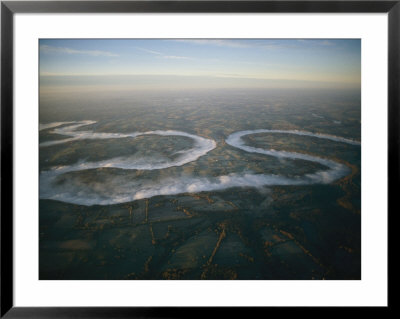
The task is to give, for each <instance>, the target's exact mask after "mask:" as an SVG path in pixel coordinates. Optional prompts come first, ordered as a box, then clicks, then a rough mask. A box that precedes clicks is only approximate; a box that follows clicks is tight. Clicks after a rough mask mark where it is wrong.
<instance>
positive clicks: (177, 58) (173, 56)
mask: <svg viewBox="0 0 400 319" xmlns="http://www.w3.org/2000/svg"><path fill="white" fill-rule="evenodd" d="M136 48H137V49H139V50H141V51H143V52H147V53H150V54H153V55H156V56H158V57H160V58H163V59H173V60H193V58H190V57H187V56H179V55H166V54H164V53H162V52H159V51H154V50H149V49H145V48H139V47H136Z"/></svg>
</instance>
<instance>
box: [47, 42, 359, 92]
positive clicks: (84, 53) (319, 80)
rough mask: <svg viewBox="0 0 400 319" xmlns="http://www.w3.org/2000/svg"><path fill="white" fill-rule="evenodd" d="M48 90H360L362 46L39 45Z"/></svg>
mask: <svg viewBox="0 0 400 319" xmlns="http://www.w3.org/2000/svg"><path fill="white" fill-rule="evenodd" d="M39 60H40V86H41V89H42V88H55V87H57V88H74V89H82V88H92V89H96V88H97V89H102V90H104V89H110V90H111V89H121V90H123V89H185V88H186V89H196V88H202V89H207V88H356V89H359V88H360V85H361V84H360V83H361V40H359V39H354V40H353V39H168V40H167V39H158V40H157V39H143V40H141V39H79V40H75V39H71V40H69V39H41V40H40V41H39Z"/></svg>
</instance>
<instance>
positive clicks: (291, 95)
mask: <svg viewBox="0 0 400 319" xmlns="http://www.w3.org/2000/svg"><path fill="white" fill-rule="evenodd" d="M38 170H39V203H38V205H39V238H38V240H39V279H41V280H165V279H174V280H203V279H204V280H221V279H223V280H241V279H242V280H312V279H315V280H323V279H327V280H360V279H361V40H360V39H40V40H39V167H38Z"/></svg>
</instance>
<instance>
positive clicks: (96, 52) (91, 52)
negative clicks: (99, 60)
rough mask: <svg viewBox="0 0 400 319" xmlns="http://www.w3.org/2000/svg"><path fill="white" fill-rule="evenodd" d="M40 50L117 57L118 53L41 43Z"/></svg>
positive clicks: (43, 51)
mask: <svg viewBox="0 0 400 319" xmlns="http://www.w3.org/2000/svg"><path fill="white" fill-rule="evenodd" d="M40 52H42V53H57V54H82V55H90V56H105V57H117V56H119V55H118V54H115V53H112V52H108V51H100V50H76V49H71V48H64V47H53V46H50V45H41V46H40Z"/></svg>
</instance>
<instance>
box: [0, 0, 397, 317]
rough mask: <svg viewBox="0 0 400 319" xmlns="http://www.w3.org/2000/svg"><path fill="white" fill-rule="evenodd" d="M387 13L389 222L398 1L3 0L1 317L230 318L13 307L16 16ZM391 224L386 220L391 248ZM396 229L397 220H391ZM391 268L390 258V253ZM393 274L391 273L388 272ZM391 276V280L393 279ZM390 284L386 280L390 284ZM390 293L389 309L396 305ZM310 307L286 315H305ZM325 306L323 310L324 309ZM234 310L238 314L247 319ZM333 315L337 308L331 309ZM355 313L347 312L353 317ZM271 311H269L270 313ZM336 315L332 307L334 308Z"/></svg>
mask: <svg viewBox="0 0 400 319" xmlns="http://www.w3.org/2000/svg"><path fill="white" fill-rule="evenodd" d="M100 12H102V13H120V12H125V13H126V12H136V13H142V12H151V13H155V12H160V13H200V12H202V13H215V12H246V13H255V12H266V13H267V12H268V13H300V12H302V13H327V12H328V13H347V12H349V13H358V12H359V13H388V28H389V29H388V37H389V38H388V45H389V47H388V67H389V69H388V114H389V116H388V130H389V131H388V137H389V138H388V172H387V174H388V212H387V213H388V220H389V218H391V215H393V214H395V213H396V212H398V211H399V210H398V206H399V205H398V200H397V197H398V194H397V190H398V189H399V187H398V186H399V142H400V134H399V133H400V129H399V128H400V126H399V120H400V117H399V104H400V81H399V78H400V59H399V58H400V0H396V1H369V0H359V1H343V0H342V1H279V0H276V1H1V281H0V284H1V313H0V316H1V317H3V316H4V317H6V318H69V317H76V318H109V317H112V318H132V317H155V318H156V317H168V318H175V317H193V316H207V315H216V316H220V315H226V310H227V309H226V308H223V307H219V308H212V309H211V308H208V307H203V308H196V309H194V308H191V307H167V308H165V307H162V308H161V307H160V308H158V307H155V308H145V307H122V308H121V307H118V308H106V307H105V308H101V307H84V308H82V307H56V308H54V307H31V308H25V307H14V303H13V293H14V292H13V160H14V159H13V17H14V14H16V13H100ZM390 225H391V223H390V222H388V234H389V237H388V244H389V245H388V247H389V250H390V248H391V246H390V240H389V239H390V235H392V234H393V231H390ZM391 226H392V227H394V226H393V222H392V225H391ZM388 257H389V260H388V264H390V256H389V254H388ZM388 270H389V269H388ZM391 278H392V277H391ZM389 284H390V281H389V280H388V286H389ZM391 299H392V294H390V290H389V298H388V307H381V308H380V310H383V311H388V310H390V309H391V306H392V304H393V303H392V302H391ZM306 308H307V307H300V308H298V307H290V308H286V309H285V312H286V311H291V312H293V313H294V312H296V314H297V315H301V312H304V311H305V310H306ZM324 308H325V307H324ZM249 310H262V311H266V310H265V308H263V307H262V308H258V307H257V308H256V309H254V308H252V309H248V308H245V307H241V308H237V309H235V310H234V311H235V314H238V315H239V316H240V315H246V316H248V315H249ZM333 310H334V311H336V310H337V308H335V309H333ZM353 310H356V311H359V309H354V308H351V309H350V308H347V309H346V311H347V312H349V313H350V314H351V313H353ZM268 311H269V310H268ZM330 311H332V309H331V310H330Z"/></svg>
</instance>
